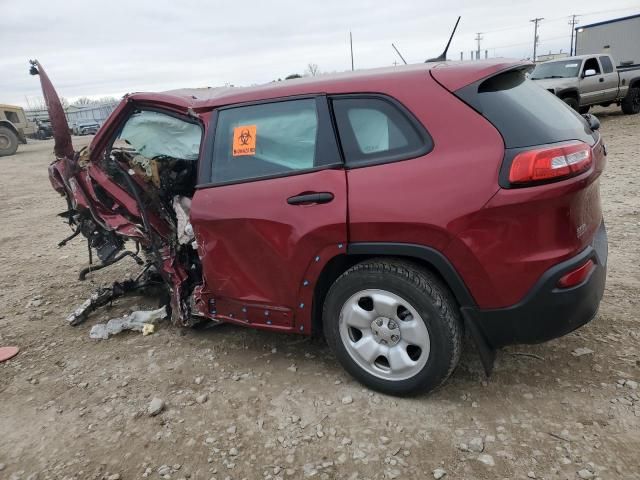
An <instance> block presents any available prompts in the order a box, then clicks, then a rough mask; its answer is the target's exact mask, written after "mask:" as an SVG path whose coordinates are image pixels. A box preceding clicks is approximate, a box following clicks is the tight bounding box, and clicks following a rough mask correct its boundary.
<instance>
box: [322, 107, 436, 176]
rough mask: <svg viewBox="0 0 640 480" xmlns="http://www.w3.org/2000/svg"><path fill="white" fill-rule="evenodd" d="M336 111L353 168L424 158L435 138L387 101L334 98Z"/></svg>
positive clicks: (400, 108) (342, 137)
mask: <svg viewBox="0 0 640 480" xmlns="http://www.w3.org/2000/svg"><path fill="white" fill-rule="evenodd" d="M332 104H333V111H334V115H335V119H336V124H337V127H338V133H339V136H340V142H341V144H342V150H343V152H344V156H345V161H346V163H347V165H349V166H358V165H368V164H371V163H384V162H390V161H397V160H404V159H408V158H414V157H418V156H420V155H424V154H425V153H427V152H428V151H429V150H431V148H432V147H433V142H432V140H431V137H429V135H428V134H427V132H426V131H425V130H424V128H423V127H422V126H421V125H419V124H418V122H417V120H415V118H413V117H412V116H411V114H410V113H409V112H408V111H406V110H405V109H404V108H402V107H401V106H399V104H396V103H395V102H393V101H391V100H389V99H386V98H384V97H370V96H356V97H351V96H349V97H343V98H340V97H334V98H333V99H332Z"/></svg>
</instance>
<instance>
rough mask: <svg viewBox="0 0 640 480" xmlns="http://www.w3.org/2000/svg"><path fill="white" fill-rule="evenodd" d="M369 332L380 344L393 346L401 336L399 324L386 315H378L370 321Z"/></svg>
mask: <svg viewBox="0 0 640 480" xmlns="http://www.w3.org/2000/svg"><path fill="white" fill-rule="evenodd" d="M371 332H373V337H374V339H375V341H376V342H378V343H379V344H381V345H389V346H394V345H396V344H398V342H400V339H401V338H402V334H401V332H400V326H399V325H398V324H397V323H396V322H395V321H393V320H390V319H388V318H386V317H378V318H376V319H375V320H374V321H373V322H371Z"/></svg>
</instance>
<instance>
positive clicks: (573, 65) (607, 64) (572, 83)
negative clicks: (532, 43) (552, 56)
mask: <svg viewBox="0 0 640 480" xmlns="http://www.w3.org/2000/svg"><path fill="white" fill-rule="evenodd" d="M530 78H531V80H535V81H536V83H537V84H539V85H540V86H541V87H543V88H545V89H546V90H549V91H550V92H551V93H553V94H554V95H556V96H558V97H559V98H561V99H562V100H564V101H565V103H567V105H569V106H571V107H572V108H573V109H575V110H578V111H579V112H580V113H587V112H588V111H589V108H590V107H591V106H592V105H602V106H604V107H608V106H609V105H611V104H612V103H615V104H617V105H619V106H621V107H622V111H623V112H624V113H626V114H634V113H640V65H628V66H618V67H616V66H615V63H614V61H613V58H612V57H611V56H610V55H605V54H594V55H579V56H575V57H568V58H563V59H560V60H551V61H549V62H544V63H540V64H538V65H536V67H535V69H534V70H533V72H531V76H530Z"/></svg>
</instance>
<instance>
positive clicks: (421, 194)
mask: <svg viewBox="0 0 640 480" xmlns="http://www.w3.org/2000/svg"><path fill="white" fill-rule="evenodd" d="M443 70H444V69H443ZM385 93H387V94H389V95H390V96H392V97H394V98H396V99H397V100H398V101H400V102H401V103H403V104H404V105H405V106H406V107H407V108H408V109H409V110H410V111H412V112H413V114H414V115H415V116H416V118H417V119H418V120H419V121H420V122H421V123H422V124H423V125H424V126H425V128H426V129H427V130H428V132H429V133H430V134H431V136H432V137H433V142H434V148H433V150H432V151H431V152H430V153H428V154H426V155H425V156H423V157H419V158H415V159H412V160H405V161H400V162H395V163H388V164H383V165H377V166H370V167H366V168H354V169H351V170H348V172H347V175H348V184H349V220H350V222H349V241H350V242H393V243H405V244H418V245H423V246H427V247H430V248H433V249H435V250H437V251H439V252H443V253H445V252H446V250H447V248H448V246H449V245H450V244H451V242H452V241H453V240H454V238H455V237H456V235H457V230H458V229H460V228H461V227H462V226H463V224H464V219H465V218H467V217H468V216H470V215H472V214H473V213H474V212H477V211H478V210H480V209H482V207H483V206H484V205H485V204H486V203H487V202H488V201H489V200H490V199H491V197H492V196H493V195H495V193H496V192H497V191H498V181H497V178H498V173H499V170H500V166H501V163H502V159H503V156H504V143H503V141H502V137H501V136H500V134H499V133H498V132H497V130H496V129H495V128H494V127H493V126H492V125H491V124H490V123H489V122H487V121H486V120H485V119H483V118H482V117H481V116H479V115H477V114H476V113H475V112H474V111H473V110H471V109H470V108H469V107H468V106H466V105H465V104H464V103H463V102H461V101H459V100H458V99H457V98H456V97H455V96H453V95H452V94H451V93H449V92H448V91H447V90H445V89H444V88H443V87H441V86H440V85H438V84H437V83H436V82H435V81H434V80H433V79H432V78H431V77H430V76H429V77H426V78H424V79H422V80H421V81H419V82H415V83H414V84H413V85H411V86H403V85H398V86H397V87H396V86H395V85H394V86H391V85H390V86H389V88H388V89H387V90H386V92H385ZM486 235H487V234H486V233H484V232H483V233H482V236H478V238H476V239H475V241H474V245H473V246H474V247H476V246H477V247H478V248H479V247H480V245H481V244H482V243H484V242H486V241H498V239H491V238H486ZM476 242H479V244H477V243H476ZM454 253H455V252H454ZM447 258H448V260H449V261H450V262H451V263H452V264H453V265H454V267H455V268H456V270H458V271H460V270H461V268H462V267H463V266H464V265H463V264H464V262H466V261H468V259H467V258H466V257H462V256H460V255H459V256H458V258H454V257H451V256H447ZM474 267H475V268H473V269H467V270H466V272H465V273H469V272H470V271H471V272H473V275H471V276H469V275H466V276H463V278H464V281H465V283H466V284H467V286H468V287H469V289H470V291H471V293H472V295H473V297H476V301H480V300H485V299H486V298H491V299H493V298H494V293H493V292H492V291H491V290H490V289H489V288H485V285H487V284H489V283H490V273H489V269H487V268H483V266H482V265H480V264H479V263H478V262H477V261H476V262H474ZM467 277H469V278H467Z"/></svg>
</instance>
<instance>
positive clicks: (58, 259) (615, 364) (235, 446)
mask: <svg viewBox="0 0 640 480" xmlns="http://www.w3.org/2000/svg"><path fill="white" fill-rule="evenodd" d="M597 113H598V114H599V115H600V118H601V120H602V132H603V134H604V136H605V138H606V141H607V145H608V149H609V163H608V167H607V170H606V172H605V175H604V179H603V181H602V197H603V203H604V210H605V215H606V219H607V224H608V229H609V241H610V245H609V248H610V256H609V261H610V263H609V275H608V283H607V290H606V293H605V298H604V300H603V303H602V305H601V309H600V313H599V315H598V316H597V318H596V319H595V320H594V321H593V322H592V323H590V324H589V325H587V326H586V327H585V328H582V329H581V330H579V331H578V332H575V333H573V334H571V335H569V336H567V337H565V338H562V339H559V340H556V341H553V342H549V343H547V344H544V345H537V346H522V347H513V348H509V349H505V350H503V351H501V352H500V353H499V355H498V359H497V365H496V369H495V373H494V375H493V377H492V378H490V379H489V380H487V379H486V378H484V376H483V374H482V369H481V366H480V363H479V360H478V358H477V356H476V354H475V352H473V347H472V346H471V345H470V344H469V343H468V342H467V348H466V354H465V355H464V357H463V359H462V361H461V363H460V366H459V367H458V369H457V370H456V372H455V373H454V375H453V377H452V378H451V379H450V381H449V382H448V383H447V384H446V385H445V386H444V388H441V389H440V390H438V391H437V392H435V393H433V394H431V395H429V396H423V397H419V398H413V399H398V398H392V397H386V396H383V395H380V394H377V393H373V392H371V391H368V390H366V389H363V388H362V387H361V386H360V385H358V384H357V383H355V382H354V381H353V380H352V379H350V378H349V377H348V376H347V375H346V374H345V373H344V372H343V370H342V369H341V368H340V366H339V365H338V364H337V363H336V361H335V360H334V359H333V357H332V356H331V354H330V353H329V351H328V349H327V347H326V346H325V345H324V344H323V343H322V342H319V341H313V342H312V341H309V340H306V339H303V338H302V337H296V336H293V337H292V336H285V335H276V334H269V333H265V332H259V331H253V330H248V329H243V328H241V327H235V326H220V327H215V328H209V329H200V330H178V329H175V328H172V327H170V326H169V325H167V324H164V325H163V326H162V328H161V329H160V331H159V332H157V333H156V334H153V335H150V336H146V337H143V336H142V335H141V334H139V333H130V332H126V333H123V334H121V335H118V336H116V337H112V338H111V339H109V340H106V341H99V342H97V341H93V340H91V339H89V330H90V328H91V326H92V325H93V324H95V323H97V322H98V321H105V320H107V319H109V318H114V317H117V316H120V315H122V314H123V313H126V312H127V311H128V310H130V309H135V308H139V307H140V308H147V307H156V306H157V299H154V298H143V297H133V298H129V299H126V300H125V299H122V300H120V301H118V302H117V303H116V304H115V305H114V306H113V307H112V308H111V309H103V310H101V311H99V312H97V313H96V314H94V315H93V316H92V317H90V319H89V320H88V321H87V322H86V323H85V324H83V325H81V326H79V327H76V328H73V327H70V326H68V325H66V322H65V318H66V316H67V314H68V313H69V312H70V311H71V310H72V309H73V307H75V306H76V305H77V304H78V303H81V301H82V300H83V299H84V298H85V297H86V296H87V295H88V294H89V293H90V292H91V291H92V290H93V289H94V288H95V287H96V286H97V285H98V284H100V283H110V282H111V281H113V280H116V279H121V278H122V276H123V275H124V274H125V272H126V271H127V270H128V269H129V268H133V267H134V265H133V262H131V263H127V262H129V261H128V260H125V261H123V263H122V264H121V265H118V266H116V267H114V268H112V269H111V270H107V271H104V272H98V273H95V274H93V277H92V280H91V281H87V282H80V281H78V270H79V269H80V268H81V267H82V266H84V265H86V263H87V251H86V244H85V243H84V242H83V241H82V240H80V239H76V240H74V241H73V242H71V244H70V245H68V246H67V247H65V248H63V249H58V248H57V247H56V243H57V241H58V240H60V239H62V238H63V237H64V236H66V235H67V234H68V233H69V230H68V227H67V226H66V225H65V224H64V223H63V221H62V219H61V218H59V217H56V216H55V215H56V214H57V213H58V212H60V211H62V210H63V209H64V202H63V200H62V199H61V198H60V197H58V196H57V194H55V193H54V192H53V190H52V189H51V188H50V186H49V183H48V180H47V169H46V166H47V164H48V163H49V161H50V160H51V159H52V153H51V151H52V142H51V141H44V142H34V143H31V144H29V145H26V146H21V147H20V149H19V151H18V154H17V155H15V156H13V157H8V158H3V159H1V160H0V163H1V164H2V173H1V174H0V212H1V219H2V224H1V230H0V345H9V344H15V345H18V346H20V348H21V349H22V352H21V353H20V355H19V356H18V357H16V358H15V359H13V360H10V361H8V362H6V363H4V364H0V432H1V433H0V464H1V465H0V478H6V479H36V478H37V479H39V480H42V479H48V478H50V479H62V478H64V479H103V478H109V479H112V480H115V479H123V480H124V479H137V478H152V479H157V478H172V479H179V478H191V479H205V480H206V479H211V478H216V479H221V480H222V479H243V478H246V479H255V478H265V479H268V478H272V479H275V478H303V477H305V478H306V477H311V478H319V479H333V478H349V479H356V478H358V479H364V478H372V479H373V478H403V479H404V478H411V479H417V478H433V473H432V472H433V471H434V469H437V468H442V469H444V471H446V477H445V479H446V478H452V479H496V478H509V479H512V478H515V479H518V478H525V479H526V478H538V479H540V478H547V479H551V478H553V479H555V478H561V479H565V478H567V479H574V478H602V479H609V478H623V479H630V478H640V454H639V453H638V452H639V451H640V388H637V384H636V383H634V381H636V382H640V360H639V358H640V357H639V356H638V352H639V351H640V350H639V348H640V321H639V319H638V314H637V312H638V308H639V307H640V269H639V268H638V265H639V264H640V240H639V238H640V200H639V197H638V195H639V187H640V115H637V116H635V117H633V116H623V115H621V114H620V113H619V110H617V109H613V108H611V109H607V110H599V111H597ZM75 141H76V146H78V145H81V144H84V143H86V142H87V141H88V138H87V137H84V138H82V139H78V138H76V139H75ZM580 348H586V349H589V350H588V351H587V352H590V353H586V354H584V355H581V356H576V355H574V353H576V352H574V351H575V350H576V349H580ZM578 352H579V351H578ZM525 354H526V355H525ZM627 380H631V381H630V382H628V383H625V382H626V381H627ZM154 397H158V398H159V399H162V400H163V401H164V402H165V408H164V411H163V412H162V413H160V414H159V415H157V416H154V417H151V416H149V415H148V414H147V407H148V405H149V403H150V402H151V400H152V399H153V398H154ZM465 445H466V447H465ZM578 472H580V473H578Z"/></svg>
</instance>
